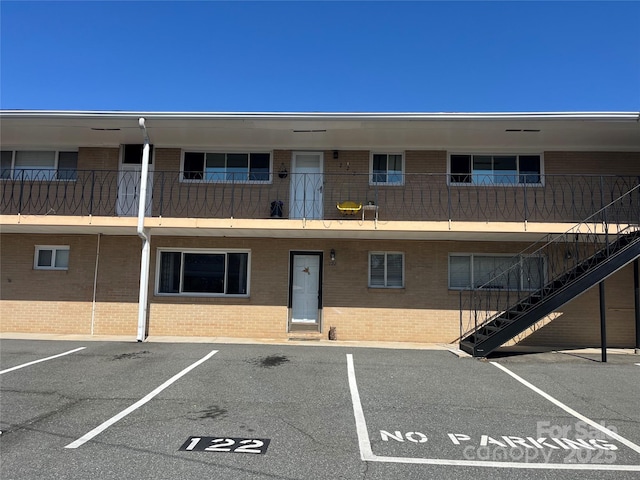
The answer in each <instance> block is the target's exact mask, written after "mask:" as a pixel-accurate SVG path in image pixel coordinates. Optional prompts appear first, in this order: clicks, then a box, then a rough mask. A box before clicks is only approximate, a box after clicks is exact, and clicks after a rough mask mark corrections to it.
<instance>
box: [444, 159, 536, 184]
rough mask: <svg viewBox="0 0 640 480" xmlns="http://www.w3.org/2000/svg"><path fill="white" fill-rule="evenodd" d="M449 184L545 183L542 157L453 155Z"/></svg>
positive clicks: (450, 163)
mask: <svg viewBox="0 0 640 480" xmlns="http://www.w3.org/2000/svg"><path fill="white" fill-rule="evenodd" d="M449 167H450V170H449V171H450V177H449V181H450V183H462V184H464V183H467V184H474V185H518V184H533V185H539V184H541V183H542V159H541V158H540V155H484V154H483V155H451V157H450V161H449Z"/></svg>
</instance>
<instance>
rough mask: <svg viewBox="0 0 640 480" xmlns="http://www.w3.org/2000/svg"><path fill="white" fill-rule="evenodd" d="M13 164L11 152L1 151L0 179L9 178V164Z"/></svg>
mask: <svg viewBox="0 0 640 480" xmlns="http://www.w3.org/2000/svg"><path fill="white" fill-rule="evenodd" d="M12 163H13V152H12V151H11V150H2V152H0V170H1V172H2V173H1V176H0V178H3V179H9V178H11V164H12Z"/></svg>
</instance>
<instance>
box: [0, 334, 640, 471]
mask: <svg viewBox="0 0 640 480" xmlns="http://www.w3.org/2000/svg"><path fill="white" fill-rule="evenodd" d="M596 359H597V356H594V357H593V358H590V357H589V356H585V355H570V354H560V353H544V354H536V355H518V356H505V357H501V358H497V359H495V360H484V361H479V360H475V359H471V358H457V357H456V356H455V355H453V354H452V353H450V352H448V351H429V350H395V349H376V348H353V347H337V346H336V347H325V346H293V345H247V344H243V345H233V344H206V343H198V344H185V343H177V344H172V343H122V342H67V341H35V340H7V339H5V340H1V341H0V382H1V383H0V394H1V403H0V430H2V435H0V449H1V450H0V451H1V456H2V462H1V466H0V477H1V478H2V479H3V480H9V479H16V480H17V479H33V478H40V477H46V478H50V479H86V478H99V479H111V478H113V479H115V478H118V479H122V478H136V479H165V478H166V479H169V478H172V479H175V478H180V479H199V478H224V479H236V478H238V479H316V478H317V479H339V478H344V479H352V478H353V479H383V478H403V479H404V478H409V479H423V478H455V479H472V478H473V479H482V478H487V479H489V478H491V479H507V478H508V479H525V478H526V479H530V478H534V479H546V478H558V477H559V476H562V478H576V479H577V478H580V479H607V478H616V479H619V478H621V479H627V478H628V479H637V478H638V477H639V476H640V408H638V398H640V365H639V364H640V357H638V356H637V355H610V356H609V362H608V363H606V364H600V363H598V362H597V361H594V360H596ZM34 362H36V363H34Z"/></svg>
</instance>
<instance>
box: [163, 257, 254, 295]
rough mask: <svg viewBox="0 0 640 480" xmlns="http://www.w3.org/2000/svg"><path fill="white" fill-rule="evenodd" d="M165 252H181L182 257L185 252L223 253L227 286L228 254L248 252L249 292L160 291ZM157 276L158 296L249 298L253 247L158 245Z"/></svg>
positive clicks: (182, 268)
mask: <svg viewBox="0 0 640 480" xmlns="http://www.w3.org/2000/svg"><path fill="white" fill-rule="evenodd" d="M163 252H174V253H181V254H183V255H182V256H181V259H182V258H184V254H185V253H195V254H203V255H209V254H214V255H222V254H224V256H225V287H226V284H227V278H226V275H227V274H228V268H227V267H228V261H229V260H228V255H227V254H229V253H246V254H247V293H231V294H229V293H206V292H182V291H180V292H178V293H167V292H160V266H161V261H160V259H161V255H162V253H163ZM155 270H156V272H155V273H156V278H155V282H154V293H153V294H154V295H155V296H157V297H206V298H249V297H250V296H251V249H246V248H180V247H167V248H164V247H158V248H156V269H155ZM183 275H184V262H182V261H181V262H180V287H179V290H182V282H183V280H184V278H183Z"/></svg>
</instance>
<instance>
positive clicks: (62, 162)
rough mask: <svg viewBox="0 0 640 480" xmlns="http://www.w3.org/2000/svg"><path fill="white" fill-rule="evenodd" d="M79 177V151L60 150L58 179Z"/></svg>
mask: <svg viewBox="0 0 640 480" xmlns="http://www.w3.org/2000/svg"><path fill="white" fill-rule="evenodd" d="M77 178H78V152H60V153H59V154H58V180H76V179H77Z"/></svg>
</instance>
